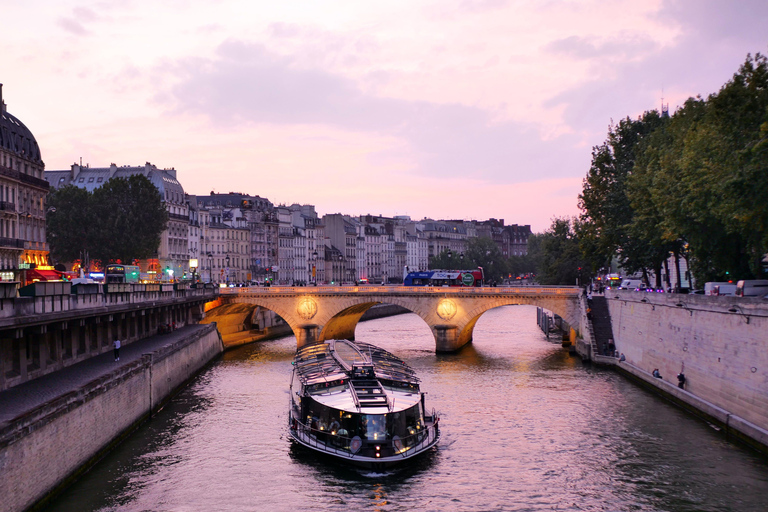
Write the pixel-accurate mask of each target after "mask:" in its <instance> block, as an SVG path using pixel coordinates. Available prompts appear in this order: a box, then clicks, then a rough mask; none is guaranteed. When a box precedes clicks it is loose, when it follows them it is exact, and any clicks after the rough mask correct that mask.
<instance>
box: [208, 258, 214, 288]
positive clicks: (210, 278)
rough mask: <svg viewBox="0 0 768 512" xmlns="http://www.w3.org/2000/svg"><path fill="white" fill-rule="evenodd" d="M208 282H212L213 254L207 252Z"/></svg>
mask: <svg viewBox="0 0 768 512" xmlns="http://www.w3.org/2000/svg"><path fill="white" fill-rule="evenodd" d="M208 282H209V283H212V282H213V254H211V253H210V252H209V253H208Z"/></svg>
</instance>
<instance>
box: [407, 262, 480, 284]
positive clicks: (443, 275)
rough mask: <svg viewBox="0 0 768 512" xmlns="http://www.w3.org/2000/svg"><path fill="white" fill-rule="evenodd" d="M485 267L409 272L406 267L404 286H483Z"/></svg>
mask: <svg viewBox="0 0 768 512" xmlns="http://www.w3.org/2000/svg"><path fill="white" fill-rule="evenodd" d="M483 277H484V276H483V269H482V268H481V267H478V268H476V269H474V270H423V271H420V272H408V271H407V267H406V272H405V276H404V277H403V286H482V285H483Z"/></svg>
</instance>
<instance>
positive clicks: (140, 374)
mask: <svg viewBox="0 0 768 512" xmlns="http://www.w3.org/2000/svg"><path fill="white" fill-rule="evenodd" d="M222 351H223V345H222V342H221V339H220V337H219V334H218V332H217V331H216V326H215V325H210V326H206V328H202V329H200V330H199V331H197V332H195V333H194V334H193V335H191V336H189V337H187V338H186V339H182V340H179V341H177V342H175V343H173V344H169V345H166V346H164V347H162V348H161V349H159V350H157V351H155V352H153V353H151V354H144V355H142V357H141V358H140V359H137V360H135V361H132V362H130V363H128V364H125V365H122V366H120V367H118V368H116V369H115V370H114V371H112V372H111V373H109V374H107V375H104V376H102V377H100V378H98V379H95V380H93V381H91V382H89V383H88V384H87V385H85V386H83V387H81V388H80V389H78V390H77V391H74V392H71V393H68V394H67V395H64V396H61V397H59V398H57V399H55V400H52V401H50V402H47V403H45V404H42V405H41V406H39V407H37V408H36V409H34V410H31V411H29V412H28V413H26V414H24V415H23V416H20V417H18V418H16V419H15V420H14V421H13V422H11V424H9V425H7V426H6V427H5V428H3V429H2V431H0V474H2V479H0V496H3V505H2V508H3V510H8V511H9V512H12V511H22V510H26V509H28V508H29V507H31V506H34V505H35V504H37V506H40V505H42V504H44V503H45V501H46V500H47V498H48V497H50V496H52V495H54V494H55V493H56V492H57V491H58V490H60V489H62V488H63V487H65V486H66V485H67V484H68V483H70V482H71V481H72V480H73V479H74V478H76V477H77V476H78V475H79V474H81V473H82V472H84V471H86V470H87V469H88V468H89V467H90V466H91V465H93V464H94V463H95V462H97V461H98V460H99V459H100V458H101V457H102V456H103V455H104V454H105V453H106V452H107V451H109V450H110V449H111V448H112V447H113V446H114V445H115V444H116V443H118V442H120V441H121V440H122V439H123V438H124V437H126V436H127V435H128V434H130V433H131V432H132V431H133V430H135V429H136V428H137V427H138V426H139V425H140V424H141V423H142V422H143V421H144V420H146V419H147V418H148V417H149V416H150V415H151V414H152V412H153V411H156V410H157V409H158V408H159V407H160V406H161V405H162V404H163V403H164V402H165V401H166V400H167V399H169V398H170V396H171V395H172V393H173V392H174V391H175V390H176V389H178V388H180V387H181V386H183V385H184V384H185V382H186V381H187V380H188V379H190V378H191V377H193V376H194V375H195V374H196V373H197V372H198V371H200V370H201V369H202V368H203V367H204V366H205V365H206V364H207V363H208V362H210V361H211V360H212V359H213V358H215V357H216V356H217V355H219V354H221V353H222Z"/></svg>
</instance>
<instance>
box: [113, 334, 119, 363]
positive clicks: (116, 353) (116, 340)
mask: <svg viewBox="0 0 768 512" xmlns="http://www.w3.org/2000/svg"><path fill="white" fill-rule="evenodd" d="M112 346H113V347H115V361H119V360H120V340H119V339H118V338H115V341H114V342H113V343H112Z"/></svg>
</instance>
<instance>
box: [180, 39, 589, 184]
mask: <svg viewBox="0 0 768 512" xmlns="http://www.w3.org/2000/svg"><path fill="white" fill-rule="evenodd" d="M173 72H174V73H175V74H177V75H178V76H181V77H182V79H181V81H180V82H179V83H177V85H175V86H174V87H173V88H172V89H171V91H170V96H171V97H172V99H173V103H174V108H175V109H176V110H177V111H179V112H184V113H194V114H200V113H202V114H205V115H207V116H209V117H210V119H211V120H212V121H213V122H214V123H216V124H218V125H220V126H222V125H223V126H226V125H232V124H235V125H248V124H275V125H315V126H317V127H318V128H319V129H322V126H329V127H333V128H337V129H342V130H346V131H349V132H355V133H358V132H366V133H370V134H374V135H377V136H384V137H394V138H395V139H399V140H401V141H403V142H404V144H400V145H397V144H394V145H393V146H392V147H391V148H390V149H389V150H386V151H384V152H380V153H378V154H376V155H374V156H373V158H376V159H381V160H384V161H387V160H397V159H400V160H402V159H403V157H404V156H405V157H407V158H408V159H410V160H411V161H414V162H415V167H416V168H415V169H414V172H416V173H420V174H426V175H432V176H436V177H439V176H472V177H474V178H476V179H483V180H489V181H494V182H507V183H509V182H515V181H519V180H528V179H530V177H531V176H533V175H535V176H538V177H557V176H564V175H566V174H567V173H568V172H567V171H568V169H567V168H566V167H565V166H563V165H561V164H559V163H558V162H561V161H562V159H563V158H565V159H566V160H568V159H569V158H571V161H573V159H577V156H576V150H575V149H573V142H574V141H573V140H570V139H569V137H567V136H563V137H560V138H559V139H556V140H551V141H546V142H544V141H542V140H541V138H540V135H539V132H538V130H537V127H536V125H534V124H523V123H511V122H495V121H494V118H495V113H494V112H491V111H487V110H483V109H480V108H477V107H473V106H466V105H460V104H438V103H430V102H426V101H409V100H402V99H396V98H387V97H380V96H376V95H373V94H370V93H367V92H365V91H363V90H362V89H361V88H360V87H359V86H358V84H357V83H356V82H355V81H354V80H352V79H350V78H347V77H346V76H343V75H340V74H333V73H331V72H329V71H327V70H325V69H319V68H310V67H306V66H305V65H301V64H299V63H297V62H296V61H295V60H294V59H293V58H291V57H285V56H280V55H277V54H275V53H273V52H270V51H269V50H267V49H266V48H265V47H264V46H262V45H258V44H247V43H243V42H239V41H229V42H227V43H224V44H222V45H221V46H220V47H219V48H218V51H217V53H216V57H215V58H214V59H188V60H183V61H180V62H179V63H178V64H177V66H176V69H174V70H173Z"/></svg>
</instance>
